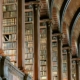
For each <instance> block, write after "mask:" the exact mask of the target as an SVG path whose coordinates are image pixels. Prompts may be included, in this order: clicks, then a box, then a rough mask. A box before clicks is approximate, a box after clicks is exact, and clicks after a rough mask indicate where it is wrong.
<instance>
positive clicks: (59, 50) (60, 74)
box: [57, 34, 62, 80]
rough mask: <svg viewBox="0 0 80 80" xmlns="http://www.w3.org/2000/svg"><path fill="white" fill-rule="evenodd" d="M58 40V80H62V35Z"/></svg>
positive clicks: (58, 36) (59, 35)
mask: <svg viewBox="0 0 80 80" xmlns="http://www.w3.org/2000/svg"><path fill="white" fill-rule="evenodd" d="M57 38H58V80H62V34H58V35H57Z"/></svg>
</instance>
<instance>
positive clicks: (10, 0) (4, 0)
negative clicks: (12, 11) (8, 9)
mask: <svg viewBox="0 0 80 80" xmlns="http://www.w3.org/2000/svg"><path fill="white" fill-rule="evenodd" d="M15 2H17V0H3V4H5V3H15Z"/></svg>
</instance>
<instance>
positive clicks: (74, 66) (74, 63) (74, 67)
mask: <svg viewBox="0 0 80 80" xmlns="http://www.w3.org/2000/svg"><path fill="white" fill-rule="evenodd" d="M76 77H77V76H76V61H74V60H73V61H72V80H76Z"/></svg>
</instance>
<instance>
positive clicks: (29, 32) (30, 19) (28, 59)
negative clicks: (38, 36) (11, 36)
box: [25, 4, 34, 78]
mask: <svg viewBox="0 0 80 80" xmlns="http://www.w3.org/2000/svg"><path fill="white" fill-rule="evenodd" d="M33 55H34V11H33V5H27V4H25V69H26V70H27V72H28V74H29V75H31V77H32V78H33V75H34V74H33V73H34V59H33Z"/></svg>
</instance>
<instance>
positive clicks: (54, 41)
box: [51, 35, 58, 80]
mask: <svg viewBox="0 0 80 80" xmlns="http://www.w3.org/2000/svg"><path fill="white" fill-rule="evenodd" d="M57 49H58V42H57V37H55V36H53V35H52V54H51V62H52V66H51V70H52V80H58V50H57Z"/></svg>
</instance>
